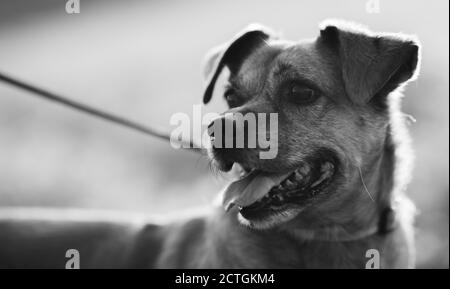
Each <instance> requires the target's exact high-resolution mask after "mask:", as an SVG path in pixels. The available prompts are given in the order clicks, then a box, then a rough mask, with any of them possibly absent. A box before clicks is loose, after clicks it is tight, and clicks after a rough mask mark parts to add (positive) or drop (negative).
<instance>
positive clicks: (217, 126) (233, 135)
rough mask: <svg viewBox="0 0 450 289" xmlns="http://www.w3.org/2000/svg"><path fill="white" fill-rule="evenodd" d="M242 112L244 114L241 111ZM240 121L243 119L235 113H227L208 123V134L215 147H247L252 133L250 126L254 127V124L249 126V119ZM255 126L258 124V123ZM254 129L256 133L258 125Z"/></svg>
mask: <svg viewBox="0 0 450 289" xmlns="http://www.w3.org/2000/svg"><path fill="white" fill-rule="evenodd" d="M247 113H248V112H247ZM240 114H241V115H242V113H241V112H240ZM238 121H242V119H241V120H239V118H236V115H235V114H234V113H225V114H224V115H222V116H220V117H219V118H216V119H214V120H213V121H212V122H211V123H210V124H209V125H208V135H209V136H210V137H211V141H212V142H213V147H214V148H216V149H222V148H244V147H246V145H247V144H248V139H249V133H250V132H249V127H252V125H250V126H249V122H248V121H242V122H243V123H239V124H237V122H238ZM254 126H256V123H255V124H254ZM253 130H254V133H256V127H255V128H253Z"/></svg>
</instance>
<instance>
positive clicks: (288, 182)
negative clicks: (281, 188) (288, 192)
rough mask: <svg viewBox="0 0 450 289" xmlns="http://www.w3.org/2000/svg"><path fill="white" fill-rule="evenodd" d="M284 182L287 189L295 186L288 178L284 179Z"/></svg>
mask: <svg viewBox="0 0 450 289" xmlns="http://www.w3.org/2000/svg"><path fill="white" fill-rule="evenodd" d="M285 183H286V187H288V188H289V189H290V188H293V187H295V183H293V182H291V181H290V180H286V182H285Z"/></svg>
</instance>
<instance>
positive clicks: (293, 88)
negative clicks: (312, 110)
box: [287, 84, 320, 105]
mask: <svg viewBox="0 0 450 289" xmlns="http://www.w3.org/2000/svg"><path fill="white" fill-rule="evenodd" d="M287 94H288V95H287V96H288V99H289V100H290V101H292V102H293V103H296V104H300V105H308V104H311V103H313V102H315V101H316V100H317V98H319V96H320V93H319V92H318V91H316V90H315V89H312V88H310V87H308V86H305V85H302V84H292V85H290V86H289V90H288V93H287Z"/></svg>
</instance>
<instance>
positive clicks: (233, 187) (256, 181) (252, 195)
mask: <svg viewBox="0 0 450 289" xmlns="http://www.w3.org/2000/svg"><path fill="white" fill-rule="evenodd" d="M289 174H290V173H287V174H283V175H270V174H268V173H263V172H258V171H253V172H251V173H249V174H247V175H246V176H244V177H243V178H242V179H240V180H238V181H235V182H232V183H231V184H229V185H228V187H226V188H225V192H224V194H223V200H222V205H223V207H224V208H225V211H229V210H230V209H231V208H232V207H233V206H234V205H237V206H240V207H246V206H249V205H251V204H253V203H254V202H256V201H258V200H259V199H261V198H262V197H263V196H264V195H265V194H267V193H268V192H269V191H270V190H271V189H272V188H273V187H274V186H277V185H279V184H280V183H281V181H283V180H284V179H285V178H286V177H287V176H288V175H289Z"/></svg>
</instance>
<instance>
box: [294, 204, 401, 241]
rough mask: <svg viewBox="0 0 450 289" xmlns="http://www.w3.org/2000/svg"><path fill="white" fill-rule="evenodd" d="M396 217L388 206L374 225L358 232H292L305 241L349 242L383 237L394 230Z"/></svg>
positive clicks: (340, 228)
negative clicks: (376, 236)
mask: <svg viewBox="0 0 450 289" xmlns="http://www.w3.org/2000/svg"><path fill="white" fill-rule="evenodd" d="M396 215H397V213H396V211H395V210H394V209H393V208H392V207H391V206H388V207H386V208H384V209H382V210H381V212H380V217H379V219H378V222H377V223H376V224H374V225H373V226H371V227H369V228H366V229H363V230H360V231H356V232H349V231H347V230H345V229H344V228H342V227H327V228H323V229H320V230H307V229H297V230H295V231H294V234H295V235H296V236H299V237H301V238H302V239H305V240H314V241H327V242H349V241H357V240H361V239H364V238H367V237H371V236H375V235H379V236H384V235H387V234H389V233H391V232H393V231H394V230H395V229H396V227H397V216H396Z"/></svg>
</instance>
